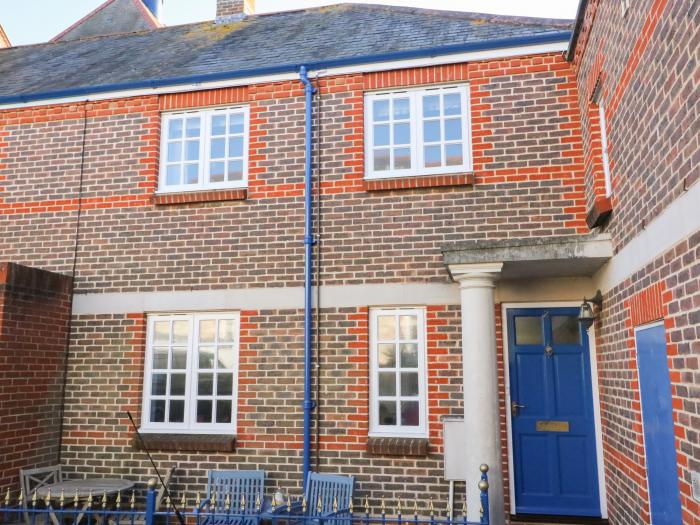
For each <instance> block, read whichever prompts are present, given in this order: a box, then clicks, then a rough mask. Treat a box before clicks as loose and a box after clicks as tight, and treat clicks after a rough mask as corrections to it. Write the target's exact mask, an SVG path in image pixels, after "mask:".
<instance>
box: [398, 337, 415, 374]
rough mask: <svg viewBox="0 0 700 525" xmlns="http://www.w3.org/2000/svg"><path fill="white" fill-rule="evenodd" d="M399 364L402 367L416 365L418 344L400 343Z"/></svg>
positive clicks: (413, 366)
mask: <svg viewBox="0 0 700 525" xmlns="http://www.w3.org/2000/svg"><path fill="white" fill-rule="evenodd" d="M400 346H401V348H400V349H401V366H402V367H403V368H417V367H418V344H416V343H401V345H400Z"/></svg>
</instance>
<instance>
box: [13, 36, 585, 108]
mask: <svg viewBox="0 0 700 525" xmlns="http://www.w3.org/2000/svg"><path fill="white" fill-rule="evenodd" d="M570 38H571V31H556V32H552V33H544V34H540V35H531V36H526V37H516V38H501V39H497V40H487V41H480V42H467V43H464V44H453V45H449V46H437V47H429V48H425V49H412V50H408V51H396V52H392V53H380V54H375V55H358V56H355V57H348V58H336V59H332V60H322V61H318V62H309V63H307V64H305V66H306V69H307V71H308V70H311V69H314V70H318V69H328V68H333V67H344V66H355V65H362V64H371V63H373V62H389V61H393V60H409V59H412V58H432V57H436V56H441V55H450V54H454V53H466V52H470V51H486V50H489V49H502V48H507V47H521V46H528V45H536V44H551V43H554V42H567V41H568V40H569V39H570ZM300 67H301V66H300V65H299V64H284V65H279V66H270V67H262V68H254V69H239V70H236V71H222V72H220V73H208V74H202V75H190V76H181V77H170V78H162V79H158V80H138V81H134V82H121V83H116V84H102V85H97V86H91V87H78V88H70V89H59V90H55V91H44V92H39V93H29V94H26V95H11V96H7V97H0V105H4V104H19V103H25V102H34V101H39V100H51V99H54V98H67V97H77V96H81V95H85V96H87V95H96V94H99V93H109V92H111V91H125V90H131V89H147V88H153V89H156V88H161V87H170V86H177V85H180V84H197V83H203V82H216V81H222V80H233V79H238V78H246V77H254V76H264V75H277V74H282V73H295V72H297V71H299V70H300Z"/></svg>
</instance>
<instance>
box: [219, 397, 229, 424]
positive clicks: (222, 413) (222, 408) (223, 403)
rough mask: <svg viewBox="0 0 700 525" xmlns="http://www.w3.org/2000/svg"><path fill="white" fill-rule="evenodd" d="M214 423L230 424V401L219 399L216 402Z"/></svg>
mask: <svg viewBox="0 0 700 525" xmlns="http://www.w3.org/2000/svg"><path fill="white" fill-rule="evenodd" d="M216 422H217V423H230V422H231V401H230V400H228V399H220V400H218V401H217V402H216Z"/></svg>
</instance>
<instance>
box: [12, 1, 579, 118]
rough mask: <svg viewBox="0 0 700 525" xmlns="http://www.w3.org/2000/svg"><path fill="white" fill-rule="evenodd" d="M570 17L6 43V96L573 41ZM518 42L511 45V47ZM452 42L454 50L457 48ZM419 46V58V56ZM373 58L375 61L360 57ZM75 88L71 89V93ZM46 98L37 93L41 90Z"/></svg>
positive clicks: (408, 19)
mask: <svg viewBox="0 0 700 525" xmlns="http://www.w3.org/2000/svg"><path fill="white" fill-rule="evenodd" d="M570 28H571V21H569V20H552V19H536V18H521V17H506V16H497V15H485V14H475V13H461V12H450V11H434V10H426V9H416V8H403V7H388V6H379V5H366V4H338V5H335V6H330V7H322V8H315V9H304V10H297V11H286V12H278V13H272V14H260V15H254V16H249V17H247V18H244V19H243V20H239V21H233V22H231V23H215V22H203V23H196V24H188V25H181V26H172V27H165V28H160V29H154V30H150V31H143V32H137V33H127V34H120V35H110V36H100V37H92V38H84V39H80V40H74V41H69V42H54V43H46V44H37V45H31V46H21V47H15V48H9V49H2V50H0V103H6V104H7V103H10V102H17V101H19V100H20V99H21V100H23V101H24V100H36V99H41V98H56V97H60V96H68V95H69V94H76V92H75V90H76V89H77V90H82V93H95V92H100V91H113V90H115V89H117V88H118V87H117V86H115V85H118V86H123V88H127V87H128V86H127V84H130V83H131V84H132V85H131V87H147V86H148V85H163V84H164V83H169V84H176V83H178V82H179V83H184V82H183V81H182V80H180V81H177V80H174V79H177V78H178V77H188V76H193V75H207V77H206V79H211V80H215V79H222V78H234V77H235V76H247V74H249V73H252V71H253V70H256V73H257V74H261V73H262V72H261V71H257V70H259V69H261V68H266V72H267V73H275V72H293V71H295V70H296V68H298V66H299V65H301V64H307V65H313V64H316V65H317V66H318V67H320V66H321V65H322V64H323V65H342V63H343V61H345V63H353V62H354V63H361V62H362V61H363V60H364V62H370V61H379V60H382V59H387V56H388V55H390V54H394V53H399V54H401V53H403V54H404V55H403V56H406V57H408V56H419V55H420V53H430V54H440V52H438V51H435V50H431V51H428V50H429V49H431V48H435V47H440V48H442V49H443V51H441V52H443V53H446V52H448V51H450V52H455V51H459V50H466V49H464V46H469V45H476V46H480V47H481V48H489V47H503V46H504V45H506V43H505V40H504V39H524V40H523V42H524V41H533V42H536V41H542V42H544V41H566V40H568V38H569V36H570ZM515 42H516V41H512V42H511V43H510V45H514V44H515ZM450 46H452V47H450ZM416 53H417V54H418V55H416ZM367 55H372V56H375V57H376V58H372V59H368V58H364V59H363V58H361V57H367ZM69 92H70V93H69ZM42 93H43V95H39V94H42Z"/></svg>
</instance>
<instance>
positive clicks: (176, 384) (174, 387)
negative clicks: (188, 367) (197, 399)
mask: <svg viewBox="0 0 700 525" xmlns="http://www.w3.org/2000/svg"><path fill="white" fill-rule="evenodd" d="M170 395H171V396H184V395H185V374H170Z"/></svg>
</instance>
